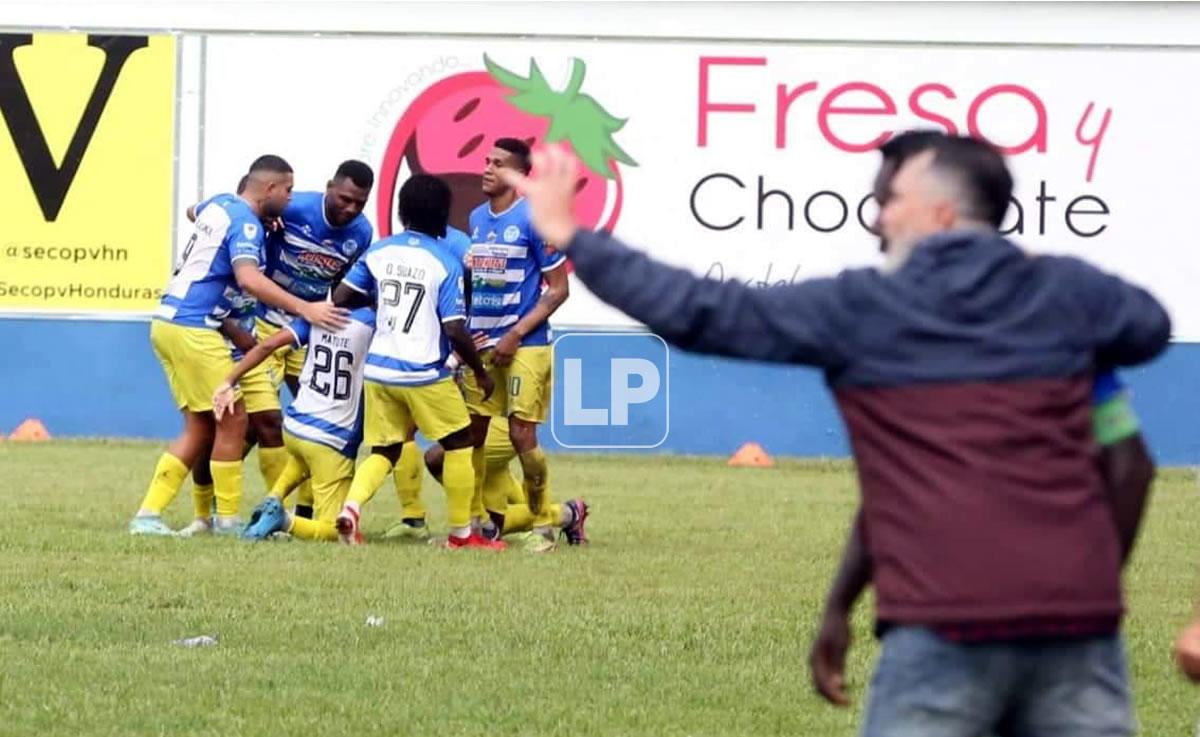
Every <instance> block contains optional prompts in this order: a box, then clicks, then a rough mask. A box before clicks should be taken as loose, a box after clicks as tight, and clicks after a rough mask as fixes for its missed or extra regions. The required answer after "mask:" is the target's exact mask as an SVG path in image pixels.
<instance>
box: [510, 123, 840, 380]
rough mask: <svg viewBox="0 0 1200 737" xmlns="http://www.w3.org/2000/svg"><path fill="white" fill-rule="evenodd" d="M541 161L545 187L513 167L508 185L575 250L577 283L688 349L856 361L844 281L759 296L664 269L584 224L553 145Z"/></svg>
mask: <svg viewBox="0 0 1200 737" xmlns="http://www.w3.org/2000/svg"><path fill="white" fill-rule="evenodd" d="M533 159H534V161H533V170H534V172H536V173H537V177H536V178H530V177H525V176H523V175H521V174H520V173H519V172H517V171H515V170H513V169H507V168H506V169H503V170H501V171H500V176H501V177H502V178H504V180H505V181H506V182H508V183H509V184H510V185H511V186H514V187H516V188H518V189H519V190H521V191H523V192H525V196H526V198H527V199H528V200H529V204H530V214H531V216H532V218H533V225H534V227H535V228H536V229H537V231H538V233H539V234H540V235H541V236H542V237H543V238H544V239H546V240H547V241H549V242H552V243H555V244H559V247H560V248H562V249H564V250H569V251H570V254H571V258H572V260H573V262H574V264H575V274H576V275H577V276H578V277H580V278H581V279H582V280H583V282H584V283H585V284H587V285H588V287H589V288H590V289H591V290H592V292H594V293H595V294H596V296H598V297H600V298H601V299H603V300H604V301H605V302H607V303H609V304H611V305H613V306H614V307H618V308H620V309H621V310H623V311H624V312H625V313H626V314H628V315H629V316H630V317H633V318H634V319H636V320H639V321H641V322H642V323H645V325H646V326H647V327H649V328H650V329H651V330H653V331H654V332H656V333H657V334H658V335H660V336H661V337H663V338H665V339H666V340H668V341H670V342H672V343H674V344H675V345H678V346H680V347H682V348H686V349H688V350H693V351H699V352H703V353H714V354H718V355H726V356H736V357H741V358H756V359H760V360H767V361H780V362H788V363H806V364H811V365H816V366H822V367H826V368H833V367H836V366H839V365H841V364H843V363H844V362H845V361H846V360H847V357H848V355H850V353H851V351H852V349H851V348H850V347H849V346H848V345H847V343H846V341H847V340H848V336H850V335H852V334H853V331H852V328H853V326H854V323H855V319H854V318H855V316H854V314H853V311H852V310H851V309H850V307H849V305H848V304H847V299H846V298H845V297H844V296H843V294H844V289H843V288H842V286H841V283H840V282H839V281H837V280H832V279H819V280H813V281H808V282H804V283H801V284H794V285H790V286H781V287H772V288H768V289H755V288H752V287H748V286H746V285H745V284H742V283H740V282H737V281H727V282H717V281H713V280H711V279H700V278H697V277H696V276H694V275H692V274H691V273H689V272H687V271H685V270H683V269H676V268H672V267H670V266H667V265H665V264H662V263H659V262H657V261H655V260H653V259H651V258H649V257H647V256H646V255H645V254H643V253H640V252H638V251H635V250H633V249H631V248H629V247H627V246H625V245H624V244H623V243H620V242H619V241H617V240H616V239H615V238H612V237H611V236H608V235H605V234H600V233H592V232H590V231H587V230H585V229H582V228H579V227H578V226H577V225H576V223H575V219H574V216H573V215H572V212H571V208H572V202H573V199H574V194H575V182H576V179H577V177H576V168H577V162H576V161H575V158H574V157H573V156H571V155H569V154H568V153H566V151H564V150H563V149H561V148H559V147H557V146H550V147H547V148H546V149H543V150H539V151H538V152H536V153H535V154H534V156H533Z"/></svg>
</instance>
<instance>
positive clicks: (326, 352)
mask: <svg viewBox="0 0 1200 737" xmlns="http://www.w3.org/2000/svg"><path fill="white" fill-rule="evenodd" d="M287 329H288V330H291V331H292V333H293V334H294V335H295V337H296V340H295V345H296V346H297V347H299V348H302V347H304V346H306V345H307V346H308V355H307V356H306V357H305V359H304V368H303V369H302V370H301V372H300V392H299V394H298V396H297V397H296V399H295V401H293V402H292V403H291V405H289V406H288V408H287V413H286V415H285V416H284V419H283V426H284V428H285V429H286V430H287V431H288V432H290V433H291V434H292V435H295V436H296V437H298V438H303V439H304V440H310V441H312V442H314V443H320V444H321V445H324V446H327V447H329V448H333V449H334V450H336V451H338V452H339V453H342V454H343V455H345V456H346V457H348V458H354V457H355V456H357V455H358V446H359V443H361V442H362V417H363V400H362V394H363V373H364V370H365V368H366V365H367V355H368V353H369V352H370V348H371V338H372V336H373V335H374V333H375V311H374V310H373V309H371V308H370V307H361V308H359V309H357V310H354V311H353V312H351V313H350V322H349V323H348V324H347V325H346V326H345V327H343V328H342V329H340V330H337V331H334V332H330V331H328V330H325V329H324V328H320V327H315V326H311V325H309V324H308V322H306V321H304V320H301V319H296V320H293V321H292V322H291V323H290V324H289V325H288V328H287Z"/></svg>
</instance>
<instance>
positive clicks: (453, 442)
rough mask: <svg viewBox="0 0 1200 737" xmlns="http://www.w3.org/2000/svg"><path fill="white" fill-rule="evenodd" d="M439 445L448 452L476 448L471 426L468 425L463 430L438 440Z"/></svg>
mask: <svg viewBox="0 0 1200 737" xmlns="http://www.w3.org/2000/svg"><path fill="white" fill-rule="evenodd" d="M438 445H440V446H442V449H443V450H444V451H446V452H449V451H452V450H462V449H463V448H472V447H476V446H475V439H474V433H473V432H471V426H470V425H468V426H467V427H464V428H462V429H461V430H455V431H454V432H452V433H450V434H449V435H447V436H446V437H444V438H438Z"/></svg>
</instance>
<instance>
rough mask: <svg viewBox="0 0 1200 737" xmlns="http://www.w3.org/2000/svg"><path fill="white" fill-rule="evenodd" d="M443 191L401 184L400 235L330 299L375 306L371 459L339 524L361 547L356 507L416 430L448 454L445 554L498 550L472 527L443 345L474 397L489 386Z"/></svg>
mask: <svg viewBox="0 0 1200 737" xmlns="http://www.w3.org/2000/svg"><path fill="white" fill-rule="evenodd" d="M450 201H451V195H450V187H449V186H448V185H447V184H446V183H445V182H443V181H442V180H440V179H438V178H437V177H433V176H429V175H416V176H413V177H411V178H409V180H408V181H406V182H405V183H404V186H403V187H401V188H400V194H399V197H398V203H397V209H398V211H399V215H400V222H401V223H402V224H403V225H404V228H405V230H404V231H403V232H401V233H399V234H397V235H395V236H392V237H390V238H385V239H384V240H382V241H379V242H378V243H375V244H374V245H372V246H371V248H370V249H369V250H368V251H367V253H366V254H364V255H363V257H362V258H361V259H359V260H358V261H357V262H356V263H355V264H354V266H352V267H351V269H350V271H349V273H347V275H346V278H345V279H344V280H343V281H342V283H341V284H339V285H338V286H337V288H336V289H335V290H334V293H333V300H334V303H335V304H339V305H347V306H349V305H352V304H367V303H370V302H372V301H374V302H375V304H376V309H377V316H376V321H375V337H374V338H373V339H372V341H371V348H370V354H369V355H368V357H367V368H366V382H367V383H366V417H365V421H364V427H363V438H364V441H365V442H366V444H367V445H369V446H370V447H371V455H370V456H369V457H368V458H367V459H366V460H365V461H363V462H362V463H361V464H360V465H359V467H358V469H357V470H356V471H355V474H354V482H353V484H352V486H351V488H350V496H349V499H347V501H346V504H345V505H344V506H343V508H342V512H341V514H339V515H338V518H337V523H336V524H337V529H338V536H339V538H340V539H341V540H342V541H344V542H346V543H349V544H359V543H361V542H362V533H361V531H360V525H359V521H360V518H361V505H362V504H363V503H365V501H366V500H367V499H369V498H370V497H371V496H372V495H373V494H374V493H375V490H376V489H378V488H379V485H380V484H381V483H382V482H383V480H384V479H385V478H387V476H388V475H389V474H391V473H392V468H393V466H394V465H395V463H396V460H397V459H398V458H399V457H400V453H401V449H402V446H403V444H404V441H405V439H406V438H408V437H409V432H410V428H411V427H412V426H413V425H416V427H417V429H419V430H420V431H421V433H422V434H424V435H425V436H426V437H428V438H432V439H436V440H437V441H438V442H439V443H441V445H442V447H443V448H445V449H446V461H445V474H444V482H443V485H444V486H445V489H446V497H447V508H448V510H447V513H448V517H449V523H450V536H449V539H448V540H447V546H448V547H450V548H462V547H481V548H491V549H502V548H503V547H504V544H503V543H499V542H495V541H490V540H485V539H484V538H483V537H481V536H480V535H479V534H478V533H476V532H473V531H472V528H471V498H472V496H473V494H474V479H475V472H474V470H473V469H472V467H471V455H472V442H471V430H470V418H469V417H468V415H467V408H466V405H465V404H464V402H463V399H462V396H461V395H460V394H459V391H458V387H456V386H455V384H454V380H453V379H452V378H451V376H450V371H449V369H447V368H446V359H447V358H448V357H449V355H450V349H451V346H453V349H454V351H455V352H456V353H457V354H458V355H459V356H460V357H461V358H462V360H463V362H464V363H466V365H467V366H469V367H470V368H471V370H472V372H473V375H474V377H475V381H476V382H477V385H478V386H480V387H481V393H482V395H483V396H484V397H485V398H486V397H489V396H491V394H492V390H493V389H494V385H493V383H492V379H491V377H490V376H488V374H487V369H485V368H484V365H483V362H482V361H481V360H480V358H479V354H478V353H477V352H476V350H475V345H474V343H473V342H472V341H471V336H470V335H469V334H468V333H467V329H466V305H465V302H464V299H463V267H462V263H461V262H460V261H459V260H458V259H456V258H455V257H454V256H452V255H451V254H450V252H449V251H448V250H447V249H445V248H443V247H442V246H441V245H439V243H438V240H437V239H439V238H442V237H444V236H445V235H446V223H447V221H448V219H449V217H450Z"/></svg>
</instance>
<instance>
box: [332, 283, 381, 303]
mask: <svg viewBox="0 0 1200 737" xmlns="http://www.w3.org/2000/svg"><path fill="white" fill-rule="evenodd" d="M333 303H334V304H335V305H337V306H338V307H345V308H346V309H350V310H353V309H357V308H359V307H370V306H371V305H373V304H375V299H374V298H373V297H372V296H371V294H370V293H369V292H364V291H362V290H360V289H359V288H358V287H356V286H354V285H352V284H348V283H347V282H346V281H345V280H344V279H343V280H342V281H341V282H339V283H338V285H337V286H336V287H334V289H333Z"/></svg>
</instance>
